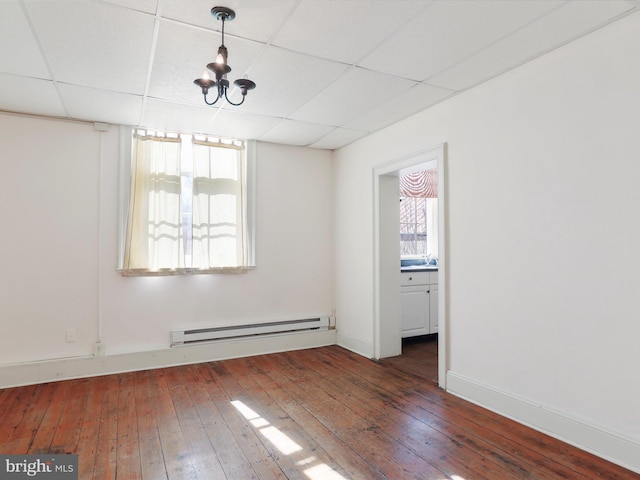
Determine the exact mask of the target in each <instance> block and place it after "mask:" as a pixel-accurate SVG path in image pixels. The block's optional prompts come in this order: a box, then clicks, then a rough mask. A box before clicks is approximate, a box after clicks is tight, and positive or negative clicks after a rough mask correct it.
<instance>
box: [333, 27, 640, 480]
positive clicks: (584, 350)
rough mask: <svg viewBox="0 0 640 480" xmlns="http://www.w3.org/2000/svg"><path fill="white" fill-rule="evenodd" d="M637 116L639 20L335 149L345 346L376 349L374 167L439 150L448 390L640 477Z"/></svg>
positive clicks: (639, 97) (338, 282) (601, 32)
mask: <svg viewBox="0 0 640 480" xmlns="http://www.w3.org/2000/svg"><path fill="white" fill-rule="evenodd" d="M638 112H640V15H639V14H635V15H632V16H630V17H628V18H625V19H622V20H620V21H619V22H617V23H615V24H613V25H610V26H608V27H605V28H603V29H601V30H599V31H596V32H594V33H592V34H591V35H589V36H588V37H585V38H582V39H580V40H578V41H576V42H573V43H572V44H569V45H566V46H565V47H563V48H561V49H559V50H556V51H554V52H551V53H550V54H548V55H546V56H544V57H541V58H539V59H536V60H534V61H532V62H530V63H528V64H526V65H524V66H522V67H520V68H518V69H517V70H515V71H512V72H510V73H507V74H505V75H502V76H501V77H498V78H496V79H493V80H492V81H489V82H487V83H485V84H483V85H481V86H479V87H477V88H475V89H473V90H470V91H468V92H466V93H464V94H461V95H459V96H457V97H455V98H453V99H451V100H449V101H446V102H444V103H441V104H439V105H437V106H436V107H434V108H431V109H429V110H427V111H425V112H422V113H420V114H418V115H415V116H414V117H412V118H410V119H408V120H406V121H404V122H401V123H399V124H397V125H395V126H392V127H390V128H388V129H386V130H384V131H382V132H379V134H376V135H372V136H370V137H368V138H366V139H363V140H361V141H359V142H357V143H355V144H352V145H351V146H348V147H346V148H343V149H341V150H339V151H338V152H336V155H335V159H336V165H335V175H336V198H337V199H338V205H339V206H340V208H338V209H337V212H336V242H337V243H336V245H337V263H336V265H337V271H336V285H337V288H338V292H337V294H336V313H337V317H338V326H339V332H338V333H339V335H338V339H339V342H340V343H341V344H343V345H345V346H347V347H349V348H352V349H354V350H356V351H359V352H360V353H362V354H364V355H368V356H371V352H372V351H373V346H372V334H371V332H372V318H373V317H372V312H371V310H372V305H373V303H374V298H373V285H372V281H371V265H372V258H373V251H372V248H373V241H372V238H373V232H372V220H371V217H372V213H373V212H372V207H373V205H372V181H371V175H372V169H373V168H374V167H375V166H377V165H380V164H383V163H384V162H387V161H389V160H392V159H395V158H400V157H402V156H404V155H407V154H409V153H411V152H416V151H419V150H422V149H425V148H428V147H431V146H434V145H437V144H440V143H446V144H447V160H446V161H447V180H446V187H447V191H448V197H447V212H446V222H447V224H448V238H447V245H446V247H447V252H448V254H447V256H448V267H447V276H448V285H447V287H448V298H447V307H448V310H449V312H448V318H447V320H448V334H449V339H450V341H449V343H448V345H447V348H448V352H449V365H448V368H449V374H448V378H449V380H450V381H449V383H448V385H449V388H450V389H452V390H453V391H455V392H456V393H458V394H460V395H463V396H466V397H468V398H470V399H471V400H473V401H476V402H479V403H483V404H485V405H487V406H489V407H490V408H493V409H496V410H499V411H502V413H506V414H508V415H510V416H513V417H516V418H518V419H519V420H521V421H524V422H527V423H530V424H533V425H534V426H536V427H537V428H540V429H544V430H546V431H549V432H550V433H551V434H554V435H556V436H559V437H562V438H564V439H565V440H568V441H570V442H573V443H576V444H580V445H582V446H583V447H585V448H588V449H590V450H592V451H595V452H596V453H598V454H600V455H602V456H605V457H608V458H612V459H613V460H615V461H617V462H618V463H622V464H625V465H627V466H630V467H632V468H634V469H636V470H639V471H640V460H638V459H639V458H640V416H638V414H637V412H638V409H637V402H638V398H640V381H638V378H640V367H639V365H640V350H639V349H638V348H637V343H638V339H640V314H639V310H638V301H637V291H636V288H637V287H638V286H639V285H640V284H639V283H638V280H637V278H638V272H637V265H638V263H639V262H638V260H639V256H640V253H639V252H640V250H639V248H638V245H640V215H638V208H640V188H638V179H639V178H640V161H639V158H640V136H639V135H638ZM342 288H344V290H341V289H342ZM485 394H486V395H485ZM483 395H485V396H483ZM492 395H493V396H492ZM509 402H511V403H509ZM534 411H535V412H534ZM540 412H541V413H540ZM536 415H538V416H539V417H540V416H541V417H544V418H537V417H536ZM563 422H565V423H564V424H563ZM567 425H568V426H567ZM580 429H583V430H580ZM585 432H586V433H585ZM618 447H619V448H618Z"/></svg>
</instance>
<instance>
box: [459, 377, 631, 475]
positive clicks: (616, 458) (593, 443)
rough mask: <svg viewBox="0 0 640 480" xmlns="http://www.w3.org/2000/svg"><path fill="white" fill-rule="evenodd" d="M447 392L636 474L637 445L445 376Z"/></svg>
mask: <svg viewBox="0 0 640 480" xmlns="http://www.w3.org/2000/svg"><path fill="white" fill-rule="evenodd" d="M447 391H448V392H449V393H452V394H453V395H456V396H458V397H461V398H464V399H465V400H469V401H470V402H472V403H475V404H478V405H480V406H482V407H485V408H487V409H489V410H491V411H494V412H496V413H498V414H500V415H503V416H505V417H508V418H511V419H512V420H515V421H517V422H519V423H522V424H525V425H527V426H529V427H531V428H534V429H536V430H538V431H540V432H543V433H545V434H547V435H550V436H552V437H555V438H557V439H559V440H562V441H563V442H566V443H568V444H570V445H573V446H575V447H578V448H580V449H582V450H586V451H588V452H590V453H593V454H594V455H597V456H599V457H601V458H604V459H606V460H609V461H610V462H613V463H615V464H617V465H620V466H622V467H624V468H627V469H629V470H632V471H634V472H637V473H640V443H638V442H637V441H635V440H633V439H631V438H627V437H624V436H623V435H621V434H619V433H616V432H611V431H607V430H606V429H604V428H602V427H599V426H594V425H590V424H588V423H585V422H584V421H581V420H579V419H576V418H572V417H571V416H570V415H568V414H566V413H563V412H557V411H553V410H552V409H549V408H546V407H545V406H543V405H538V404H535V403H532V402H530V401H528V400H524V399H522V398H518V397H515V396H513V395H511V394H509V393H506V392H502V391H499V390H496V389H494V388H491V387H489V386H486V385H483V384H480V383H478V382H475V381H473V380H471V379H468V378H466V377H464V376H462V375H459V374H456V373H453V372H451V371H449V372H447Z"/></svg>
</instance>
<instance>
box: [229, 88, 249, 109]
mask: <svg viewBox="0 0 640 480" xmlns="http://www.w3.org/2000/svg"><path fill="white" fill-rule="evenodd" d="M224 98H225V99H226V100H227V102H229V103H230V104H231V105H233V106H234V107H238V106H240V105H242V104H243V103H244V99H245V98H247V96H246V95H242V100H240V102H238V103H233V102H232V101H231V100H229V97H228V96H227V91H226V90H225V91H224Z"/></svg>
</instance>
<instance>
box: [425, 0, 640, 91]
mask: <svg viewBox="0 0 640 480" xmlns="http://www.w3.org/2000/svg"><path fill="white" fill-rule="evenodd" d="M630 8H631V7H630V6H629V4H628V3H627V2H625V1H623V0H620V1H614V0H606V1H589V2H569V3H567V4H565V5H563V6H562V7H561V8H558V9H556V10H554V11H553V12H551V13H549V14H548V15H546V16H544V17H543V18H542V19H540V20H539V21H538V22H535V23H532V24H531V25H528V26H527V27H525V28H522V29H521V30H519V31H517V32H515V33H514V34H513V35H511V36H509V37H507V38H504V39H502V40H501V41H499V42H497V43H495V44H494V45H492V46H491V47H490V48H488V49H486V50H483V51H482V52H479V53H478V54H476V55H474V56H473V57H471V58H469V59H467V60H466V61H464V62H462V63H460V64H459V65H456V66H454V67H452V68H450V69H448V70H446V71H444V72H442V73H441V74H439V75H436V76H434V77H432V78H430V79H429V83H432V84H435V85H440V86H443V87H446V88H451V89H454V90H462V89H465V88H469V87H471V86H473V85H477V84H478V83H480V82H482V81H484V80H487V79H489V78H491V77H494V76H496V75H498V74H500V73H503V72H505V71H507V70H509V69H511V68H514V67H516V66H518V65H520V64H522V63H524V62H526V61H528V60H531V59H532V58H535V57H536V56H538V55H540V54H542V53H544V52H546V51H548V50H549V49H553V48H556V47H558V46H559V45H562V44H564V43H566V42H569V41H571V40H573V39H575V38H576V37H578V36H581V35H582V34H584V32H585V31H589V30H590V29H593V28H595V27H597V26H598V25H601V24H602V23H605V22H607V21H609V20H610V19H612V18H614V17H616V16H618V15H619V14H621V13H623V12H625V11H627V10H629V9H630Z"/></svg>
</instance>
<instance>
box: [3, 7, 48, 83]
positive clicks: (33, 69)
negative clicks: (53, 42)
mask: <svg viewBox="0 0 640 480" xmlns="http://www.w3.org/2000/svg"><path fill="white" fill-rule="evenodd" d="M0 72H2V73H13V74H15V75H25V76H30V77H36V78H45V79H50V78H51V77H50V75H49V70H48V69H47V65H46V63H45V61H44V57H43V56H42V54H41V53H40V49H39V47H38V44H37V41H36V39H35V37H34V36H33V33H32V31H31V27H30V26H29V22H28V20H27V18H26V17H25V16H24V12H23V10H22V7H21V6H20V3H19V2H17V1H2V2H0Z"/></svg>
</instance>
